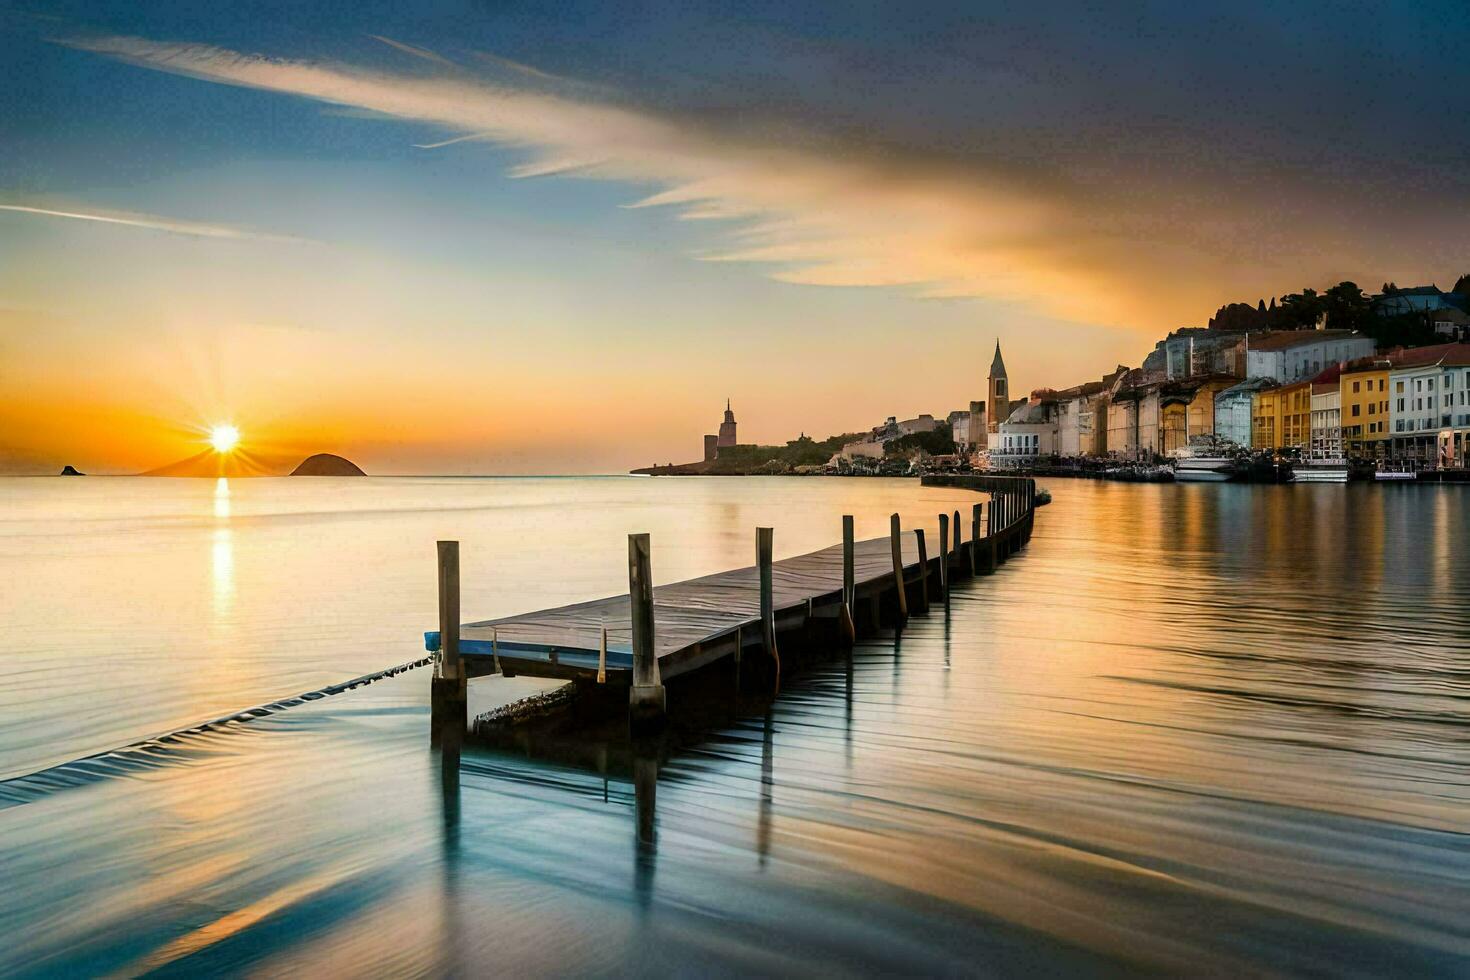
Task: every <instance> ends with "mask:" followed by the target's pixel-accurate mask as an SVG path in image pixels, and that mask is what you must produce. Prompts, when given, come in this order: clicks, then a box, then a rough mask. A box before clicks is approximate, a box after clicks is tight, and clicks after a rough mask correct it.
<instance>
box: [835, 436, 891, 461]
mask: <svg viewBox="0 0 1470 980" xmlns="http://www.w3.org/2000/svg"><path fill="white" fill-rule="evenodd" d="M837 455H838V456H839V457H841V458H842V459H857V458H859V457H863V458H866V459H882V458H883V443H882V442H880V441H878V440H871V439H870V440H864V441H861V442H849V443H848V444H847V445H845V446H843V447H842V449H841V450H840V451H839V452H838V453H837Z"/></svg>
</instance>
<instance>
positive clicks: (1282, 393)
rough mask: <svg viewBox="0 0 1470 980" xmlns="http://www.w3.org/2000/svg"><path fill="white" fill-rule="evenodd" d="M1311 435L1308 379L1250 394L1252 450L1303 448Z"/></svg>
mask: <svg viewBox="0 0 1470 980" xmlns="http://www.w3.org/2000/svg"><path fill="white" fill-rule="evenodd" d="M1311 438H1312V383H1311V381H1298V382H1296V383H1295V384H1289V385H1282V386H1281V387H1279V388H1264V389H1262V390H1260V391H1258V392H1256V393H1255V394H1254V395H1253V396H1252V398H1251V448H1252V449H1260V450H1281V449H1298V450H1304V449H1306V448H1307V444H1308V443H1309V442H1310V441H1311Z"/></svg>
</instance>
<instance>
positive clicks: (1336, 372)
mask: <svg viewBox="0 0 1470 980" xmlns="http://www.w3.org/2000/svg"><path fill="white" fill-rule="evenodd" d="M1341 380H1342V368H1340V367H1332V368H1330V369H1328V370H1326V371H1323V372H1322V373H1321V374H1319V375H1318V376H1317V377H1315V378H1313V379H1312V394H1311V399H1312V409H1311V412H1312V416H1311V430H1310V434H1309V436H1308V443H1307V452H1308V455H1310V456H1311V458H1312V459H1334V460H1336V459H1343V458H1345V457H1344V454H1343V441H1342V386H1341Z"/></svg>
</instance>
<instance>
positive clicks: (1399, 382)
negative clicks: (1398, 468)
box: [1388, 344, 1470, 465]
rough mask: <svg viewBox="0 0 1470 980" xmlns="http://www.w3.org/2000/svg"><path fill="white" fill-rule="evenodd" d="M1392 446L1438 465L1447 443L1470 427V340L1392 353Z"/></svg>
mask: <svg viewBox="0 0 1470 980" xmlns="http://www.w3.org/2000/svg"><path fill="white" fill-rule="evenodd" d="M1390 360H1391V362H1392V365H1393V366H1392V367H1391V368H1390V369H1389V374H1388V411H1389V439H1390V447H1391V448H1390V452H1391V454H1392V455H1393V456H1394V457H1396V458H1399V459H1411V460H1419V461H1421V462H1422V463H1424V464H1426V465H1437V463H1436V459H1437V457H1438V456H1439V455H1440V454H1441V452H1442V448H1441V447H1442V445H1443V444H1444V443H1446V442H1447V443H1448V444H1449V445H1450V446H1451V447H1453V446H1454V445H1455V444H1456V443H1457V442H1459V443H1461V444H1463V442H1464V440H1465V434H1466V433H1470V344H1438V345H1436V346H1434V347H1419V348H1415V349H1411V350H1406V351H1401V352H1399V353H1397V354H1394V355H1393V356H1392V357H1391V358H1390Z"/></svg>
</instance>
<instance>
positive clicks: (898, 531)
mask: <svg viewBox="0 0 1470 980" xmlns="http://www.w3.org/2000/svg"><path fill="white" fill-rule="evenodd" d="M888 540H889V543H890V545H892V548H893V583H894V586H895V588H896V589H897V590H898V626H899V629H902V628H903V624H904V623H906V622H907V621H908V618H909V597H908V589H907V587H906V586H905V585H904V581H903V529H902V528H901V527H900V526H899V522H898V515H897V514H892V515H890V516H889V518H888Z"/></svg>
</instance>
